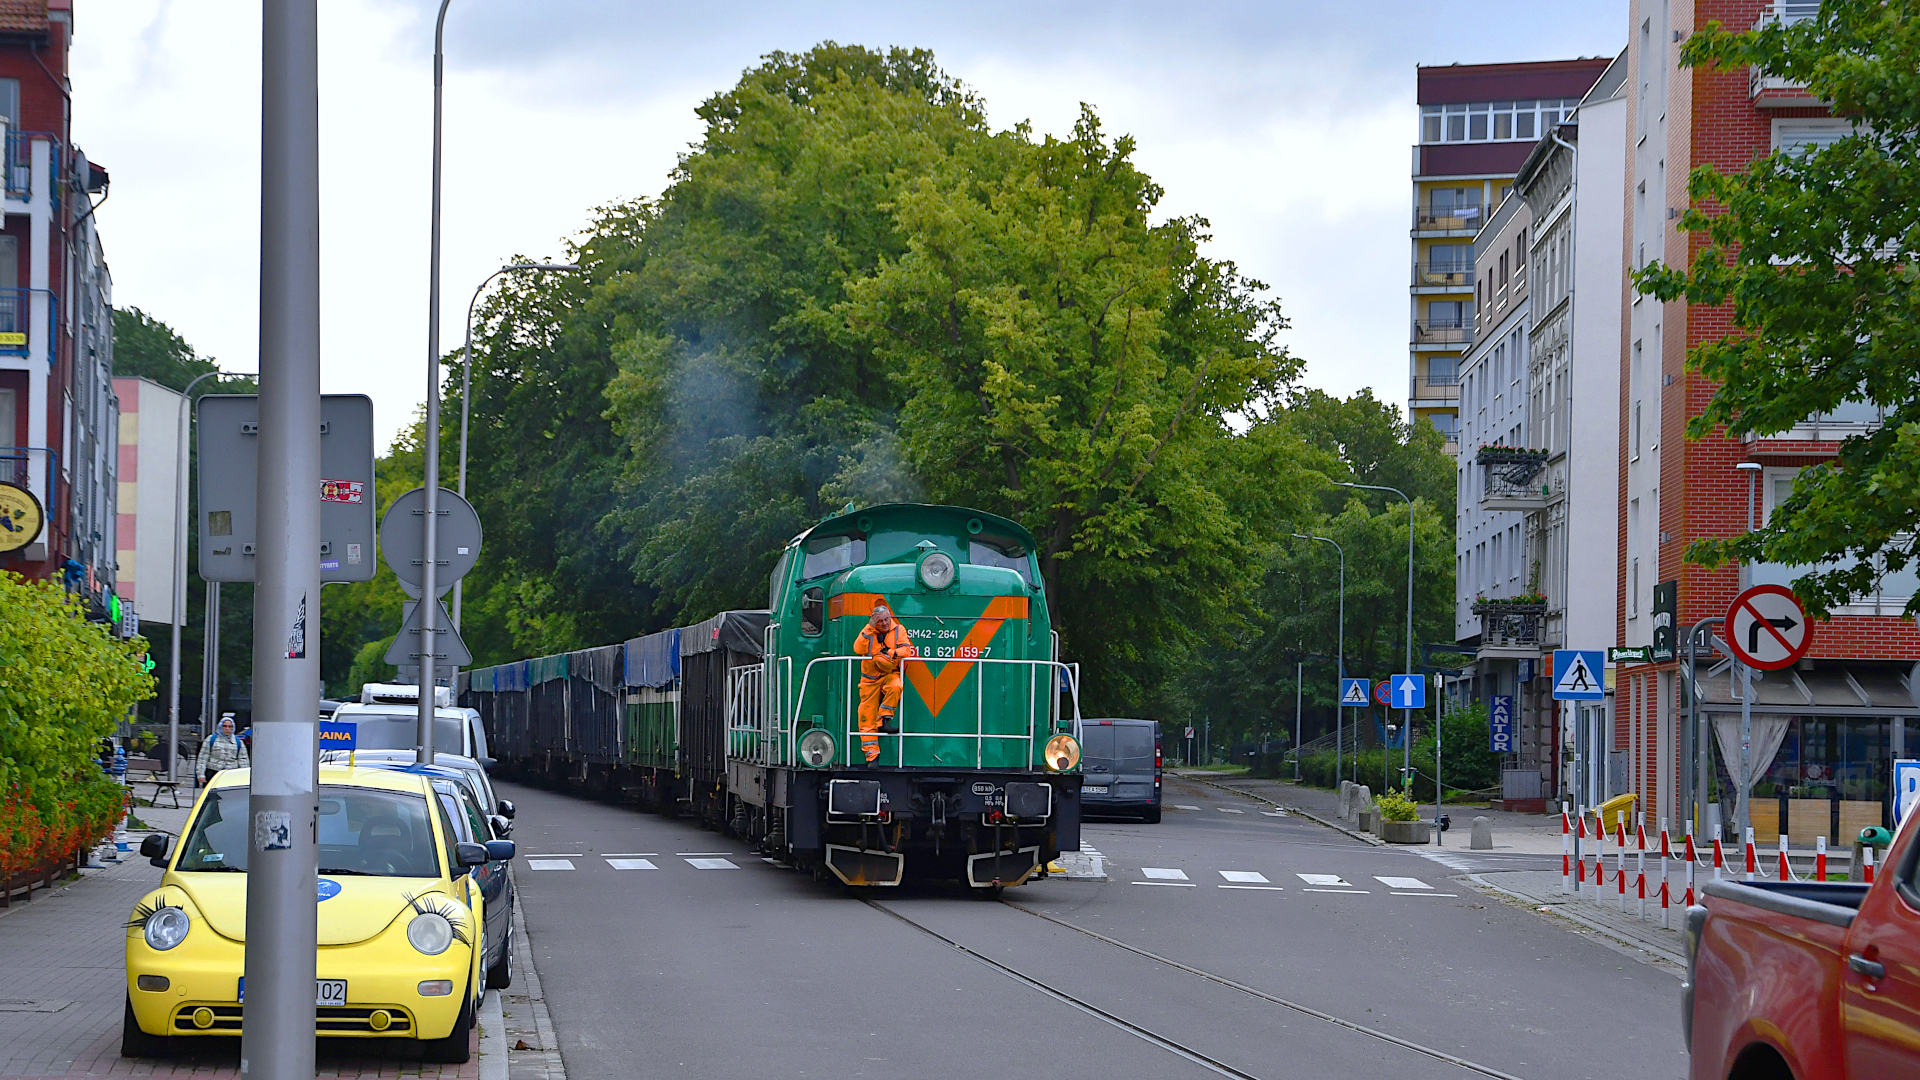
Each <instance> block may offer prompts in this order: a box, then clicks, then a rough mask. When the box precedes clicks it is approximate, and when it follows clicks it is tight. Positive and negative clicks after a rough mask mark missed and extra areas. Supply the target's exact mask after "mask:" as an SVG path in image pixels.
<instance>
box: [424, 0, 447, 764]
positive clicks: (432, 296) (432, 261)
mask: <svg viewBox="0 0 1920 1080" xmlns="http://www.w3.org/2000/svg"><path fill="white" fill-rule="evenodd" d="M452 2H453V0H440V14H439V15H438V16H437V17H436V18H435V19H434V22H433V197H432V200H431V201H432V211H431V214H432V223H431V225H430V227H429V229H428V240H427V423H426V428H427V430H426V439H425V445H424V446H423V447H422V448H421V449H422V451H423V453H422V456H423V457H424V458H425V459H426V469H425V472H426V475H425V477H424V478H423V483H422V486H423V487H424V488H425V489H426V490H424V491H422V492H421V494H422V495H423V496H425V499H424V502H425V503H426V505H425V507H424V510H423V512H422V513H421V515H420V540H421V543H420V551H421V556H420V720H419V732H418V735H417V736H416V740H415V741H416V746H415V753H416V756H417V759H418V761H419V762H420V763H421V764H422V765H427V764H431V763H432V762H433V716H434V711H433V710H434V693H433V687H434V670H433V668H434V662H433V660H434V657H433V651H434V647H435V646H434V631H435V630H437V629H438V628H437V627H435V626H434V623H436V622H438V621H439V619H438V618H436V616H437V615H438V614H439V612H440V567H439V566H438V565H437V560H436V559H435V558H434V556H435V555H436V554H437V553H438V552H439V550H440V545H439V538H440V537H439V532H440V128H441V125H440V105H441V97H442V93H441V89H442V82H443V81H444V80H443V78H442V76H443V74H444V72H445V70H446V55H445V50H444V49H443V48H442V45H443V40H444V38H445V32H446V27H447V5H448V4H450V3H452Z"/></svg>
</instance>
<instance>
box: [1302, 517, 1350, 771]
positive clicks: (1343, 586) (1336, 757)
mask: <svg viewBox="0 0 1920 1080" xmlns="http://www.w3.org/2000/svg"><path fill="white" fill-rule="evenodd" d="M1293 535H1294V536H1296V537H1298V538H1299V539H1302V540H1318V541H1320V542H1321V543H1325V544H1332V545H1333V550H1335V551H1337V552H1339V553H1340V625H1339V626H1338V627H1336V628H1335V629H1334V633H1333V636H1334V640H1335V642H1336V644H1335V645H1334V647H1333V648H1334V652H1335V654H1336V655H1335V656H1334V659H1333V666H1334V668H1335V669H1336V670H1337V671H1338V672H1339V674H1338V675H1337V676H1336V677H1337V678H1338V679H1339V680H1340V682H1338V683H1335V684H1334V685H1336V686H1344V685H1345V682H1346V678H1347V549H1346V548H1343V547H1341V546H1340V541H1338V540H1335V539H1334V538H1333V537H1331V536H1310V535H1308V534H1306V533H1294V534H1293ZM1333 700H1334V706H1333V780H1334V785H1333V786H1335V787H1339V786H1340V752H1341V749H1342V748H1341V742H1342V741H1343V739H1344V738H1345V731H1346V715H1347V707H1346V705H1344V704H1342V703H1341V701H1340V695H1339V694H1337V693H1336V694H1335V695H1334V699H1333ZM1353 752H1354V757H1355V760H1356V761H1357V760H1358V758H1359V754H1360V743H1359V740H1358V739H1357V738H1356V739H1355V740H1354V747H1353ZM1293 757H1294V760H1295V761H1298V760H1300V751H1299V750H1297V749H1296V750H1295V751H1294V753H1293Z"/></svg>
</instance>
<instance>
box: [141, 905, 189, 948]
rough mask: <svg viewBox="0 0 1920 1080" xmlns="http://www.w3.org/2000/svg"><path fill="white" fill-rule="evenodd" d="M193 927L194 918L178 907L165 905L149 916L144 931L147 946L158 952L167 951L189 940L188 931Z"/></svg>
mask: <svg viewBox="0 0 1920 1080" xmlns="http://www.w3.org/2000/svg"><path fill="white" fill-rule="evenodd" d="M192 928H193V920H191V919H189V918H187V913H186V912H185V911H182V910H181V909H179V908H177V907H163V908H161V909H160V910H159V911H156V912H154V913H153V914H152V915H149V916H148V917H147V925H146V927H145V930H144V933H145V934H146V938H147V947H148V948H151V949H154V950H156V951H158V952H166V951H167V950H168V949H171V948H173V947H174V946H175V945H178V944H180V943H181V942H183V941H185V940H187V931H188V930H191V929H192Z"/></svg>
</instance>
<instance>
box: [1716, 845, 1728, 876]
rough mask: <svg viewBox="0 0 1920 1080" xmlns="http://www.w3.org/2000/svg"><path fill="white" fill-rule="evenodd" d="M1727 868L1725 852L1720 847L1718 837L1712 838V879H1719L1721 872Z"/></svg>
mask: <svg viewBox="0 0 1920 1080" xmlns="http://www.w3.org/2000/svg"><path fill="white" fill-rule="evenodd" d="M1726 868H1727V853H1726V851H1725V850H1723V849H1722V848H1721V847H1720V838H1719V837H1717V836H1716V837H1714V838H1713V880H1715V881H1719V880H1720V875H1721V872H1722V871H1724V870H1725V869H1726Z"/></svg>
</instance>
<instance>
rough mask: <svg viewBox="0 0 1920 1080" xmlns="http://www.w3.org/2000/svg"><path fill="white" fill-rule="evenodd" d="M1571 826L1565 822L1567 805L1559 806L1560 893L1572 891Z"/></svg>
mask: <svg viewBox="0 0 1920 1080" xmlns="http://www.w3.org/2000/svg"><path fill="white" fill-rule="evenodd" d="M1572 881H1573V826H1572V824H1571V823H1569V822H1568V821H1567V804H1566V803H1561V804H1560V891H1561V892H1562V893H1565V892H1567V891H1569V890H1570V889H1572V887H1573V886H1572Z"/></svg>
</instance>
